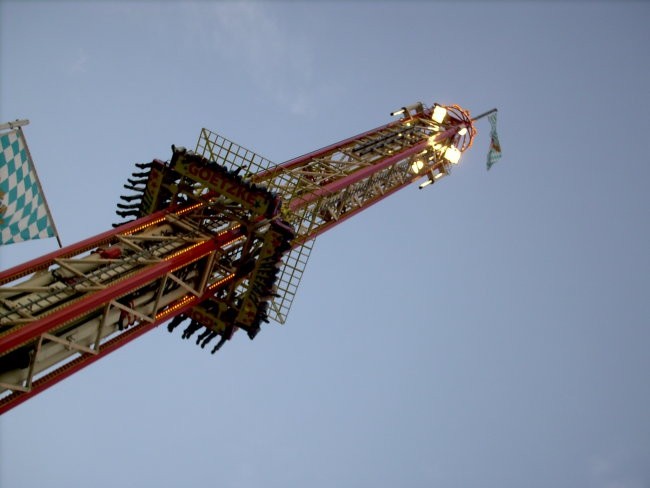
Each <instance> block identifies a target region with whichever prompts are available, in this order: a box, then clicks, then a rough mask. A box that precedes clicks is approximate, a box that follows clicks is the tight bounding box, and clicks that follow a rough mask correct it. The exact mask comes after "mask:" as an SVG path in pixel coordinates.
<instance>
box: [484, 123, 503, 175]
mask: <svg viewBox="0 0 650 488" xmlns="http://www.w3.org/2000/svg"><path fill="white" fill-rule="evenodd" d="M488 120H489V121H490V150H489V151H488V155H487V169H490V168H491V167H492V165H493V164H494V163H496V162H497V161H498V160H499V159H501V144H500V143H499V135H498V134H497V112H496V111H494V112H492V113H491V114H490V115H488Z"/></svg>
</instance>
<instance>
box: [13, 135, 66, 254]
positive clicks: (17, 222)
mask: <svg viewBox="0 0 650 488" xmlns="http://www.w3.org/2000/svg"><path fill="white" fill-rule="evenodd" d="M55 235H56V230H55V227H54V224H53V220H52V217H51V215H50V213H49V211H48V208H47V203H46V202H45V197H44V195H43V194H42V190H41V187H40V184H39V182H38V177H37V176H36V170H35V169H34V164H33V163H32V161H31V158H30V156H29V151H28V149H27V143H26V142H25V140H24V137H23V133H22V130H21V129H20V128H18V129H14V130H12V131H10V132H5V133H3V134H0V244H11V243H13V242H20V241H27V240H30V239H44V238H47V237H54V236H55Z"/></svg>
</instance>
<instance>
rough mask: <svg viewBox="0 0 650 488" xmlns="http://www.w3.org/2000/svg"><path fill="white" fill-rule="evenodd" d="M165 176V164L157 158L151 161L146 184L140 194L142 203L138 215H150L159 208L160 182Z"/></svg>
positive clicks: (161, 182)
mask: <svg viewBox="0 0 650 488" xmlns="http://www.w3.org/2000/svg"><path fill="white" fill-rule="evenodd" d="M164 176H165V166H164V164H163V163H162V162H161V161H158V160H157V159H156V160H154V161H153V165H152V166H151V171H150V173H149V178H148V179H147V186H146V188H145V189H144V194H143V195H142V205H141V206H140V215H141V216H143V217H144V216H145V215H150V214H152V213H154V212H155V211H157V210H159V208H158V206H159V202H160V200H161V196H162V195H161V193H162V184H163V180H164Z"/></svg>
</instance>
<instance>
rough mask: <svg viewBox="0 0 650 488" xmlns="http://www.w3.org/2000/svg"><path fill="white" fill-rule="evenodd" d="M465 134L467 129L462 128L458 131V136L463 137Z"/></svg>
mask: <svg viewBox="0 0 650 488" xmlns="http://www.w3.org/2000/svg"><path fill="white" fill-rule="evenodd" d="M465 134H467V127H463V128H462V129H461V130H459V131H458V135H459V136H464V135H465Z"/></svg>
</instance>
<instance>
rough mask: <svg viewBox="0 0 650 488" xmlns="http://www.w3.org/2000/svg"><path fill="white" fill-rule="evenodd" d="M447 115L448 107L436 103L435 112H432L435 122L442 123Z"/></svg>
mask: <svg viewBox="0 0 650 488" xmlns="http://www.w3.org/2000/svg"><path fill="white" fill-rule="evenodd" d="M446 115H447V109H446V108H445V107H442V106H440V105H436V106H435V108H434V109H433V114H431V119H432V120H433V121H434V122H437V123H439V124H440V123H442V121H443V120H445V116H446Z"/></svg>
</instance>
